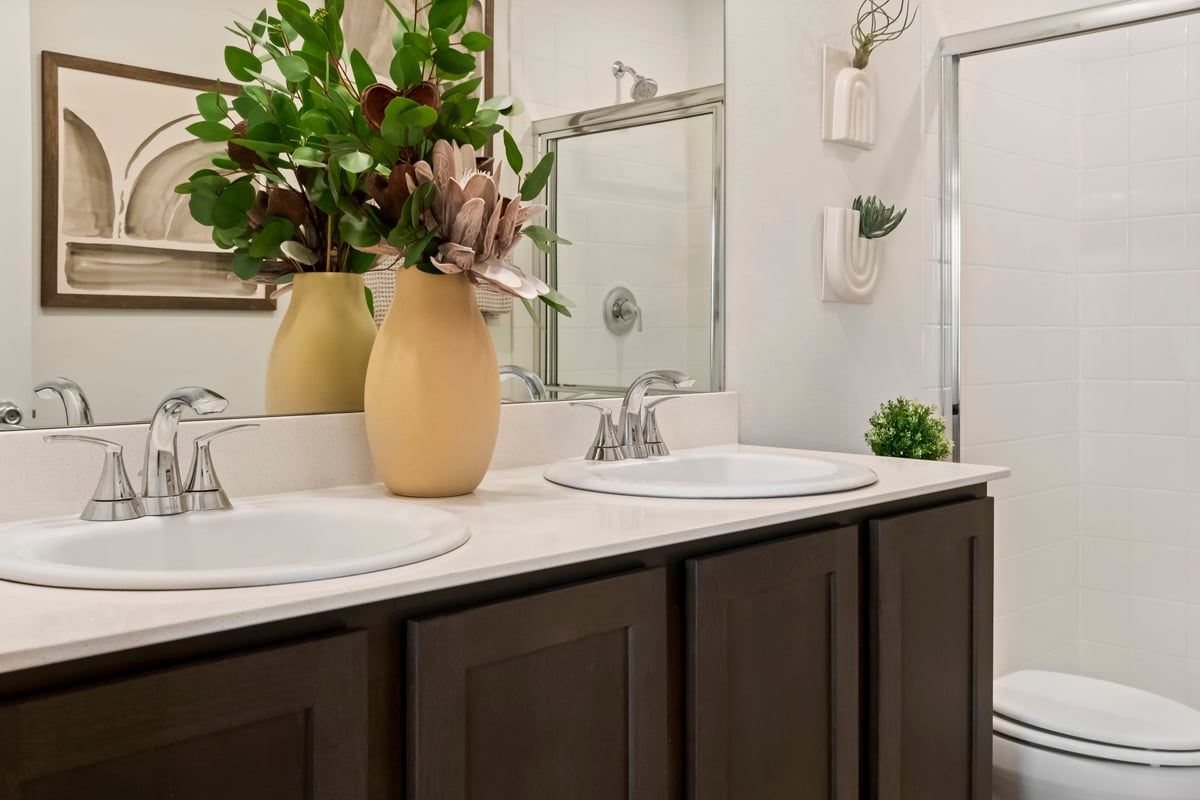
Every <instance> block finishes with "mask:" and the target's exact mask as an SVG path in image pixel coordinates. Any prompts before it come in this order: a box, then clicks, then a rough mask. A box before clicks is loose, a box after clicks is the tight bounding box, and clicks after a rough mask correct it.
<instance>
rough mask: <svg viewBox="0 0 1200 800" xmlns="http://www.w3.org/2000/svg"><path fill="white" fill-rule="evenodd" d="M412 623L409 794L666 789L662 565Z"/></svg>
mask: <svg viewBox="0 0 1200 800" xmlns="http://www.w3.org/2000/svg"><path fill="white" fill-rule="evenodd" d="M408 628H409V633H408V638H409V654H408V660H409V676H408V694H409V713H408V728H409V731H408V754H409V757H408V763H409V776H408V781H409V792H408V795H407V796H408V798H410V800H468V799H469V798H470V799H472V800H477V799H482V798H486V800H532V799H533V798H546V799H547V800H549V799H550V798H563V800H567V798H569V799H570V800H619V799H620V798H628V800H664V798H666V797H668V785H669V775H668V769H669V753H668V750H669V748H670V746H671V736H670V731H669V721H668V709H667V705H668V697H669V693H670V690H669V685H668V668H667V584H666V576H665V571H664V570H662V569H655V570H647V571H643V572H637V573H634V574H631V575H623V576H620V577H616V578H609V579H606V580H600V581H594V582H590V583H583V584H579V585H576V586H570V587H567V588H565V589H557V590H554V591H550V592H544V593H542V594H535V595H531V596H528V597H523V598H520V599H518V600H511V601H508V602H501V603H493V604H491V605H486V606H480V607H478V608H473V609H469V610H466V611H461V612H458V613H454V614H447V615H444V616H438V617H433V618H430V619H424V620H420V621H416V622H411V623H409V626H408Z"/></svg>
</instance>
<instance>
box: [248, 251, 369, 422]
mask: <svg viewBox="0 0 1200 800" xmlns="http://www.w3.org/2000/svg"><path fill="white" fill-rule="evenodd" d="M291 294H292V296H291V303H290V304H289V305H288V310H287V313H286V314H285V315H284V317H283V321H282V322H281V323H280V325H279V331H278V333H276V334H275V344H274V345H273V346H272V347H271V358H270V360H269V361H268V362H267V398H266V399H267V413H268V414H317V413H326V412H335V411H362V408H363V384H364V381H365V378H366V374H367V362H368V361H369V359H370V357H371V346H372V345H373V344H374V342H375V321H374V320H373V319H371V313H370V310H369V309H368V308H367V301H366V293H365V292H364V291H363V281H362V277H361V276H359V275H353V274H348V273H336V272H335V273H323V272H312V273H305V274H303V275H297V276H296V278H295V280H294V281H293V286H292V293H291Z"/></svg>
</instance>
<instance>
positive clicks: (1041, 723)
mask: <svg viewBox="0 0 1200 800" xmlns="http://www.w3.org/2000/svg"><path fill="white" fill-rule="evenodd" d="M993 707H994V714H993V715H992V730H993V736H992V758H993V770H992V787H993V788H992V796H993V797H994V798H995V800H1200V711H1196V710H1195V709H1193V708H1189V707H1188V706H1185V705H1183V704H1182V703H1177V702H1175V701H1174V700H1168V699H1167V698H1165V697H1160V696H1158V695H1156V694H1151V693H1150V692H1144V691H1142V690H1141V689H1134V688H1132V687H1129V686H1122V685H1121V684H1117V683H1109V682H1108V681H1101V680H1096V679H1094V678H1084V677H1080V676H1078V675H1064V674H1062V673H1058V672H1036V671H1026V672H1014V673H1013V674H1011V675H1007V676H1005V677H1003V678H1000V679H998V680H997V681H996V682H995V692H994V701H993Z"/></svg>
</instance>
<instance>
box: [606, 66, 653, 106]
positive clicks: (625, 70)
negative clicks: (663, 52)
mask: <svg viewBox="0 0 1200 800" xmlns="http://www.w3.org/2000/svg"><path fill="white" fill-rule="evenodd" d="M612 73H613V77H614V78H616V79H617V91H618V94H619V93H620V86H621V79H622V78H624V77H625V76H626V75H629V76H631V77H632V78H633V86H632V87H631V88H630V89H629V96H630V97H632V98H633V99H634V100H649V99H650V98H651V97H654V96H655V95H657V94H658V81H656V80H654V78H647V77H646V76H644V75H639V74H638V73H637V70H635V69H634V68H633V67H627V66H625V64H623V63H621V62H620V61H614V62H613V65H612Z"/></svg>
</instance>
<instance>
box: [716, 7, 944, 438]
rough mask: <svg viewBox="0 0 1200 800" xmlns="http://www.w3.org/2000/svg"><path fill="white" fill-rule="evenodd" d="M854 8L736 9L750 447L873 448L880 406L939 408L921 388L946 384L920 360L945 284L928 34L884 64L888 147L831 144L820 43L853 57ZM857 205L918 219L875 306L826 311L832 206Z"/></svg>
mask: <svg viewBox="0 0 1200 800" xmlns="http://www.w3.org/2000/svg"><path fill="white" fill-rule="evenodd" d="M857 6H858V3H857V2H851V1H850V0H837V2H832V3H830V2H817V0H801V1H800V2H791V1H787V0H757V1H756V2H752V3H748V2H738V1H737V0H730V2H728V3H727V5H726V46H727V56H726V74H727V77H726V86H727V92H728V106H727V108H728V117H727V119H728V128H727V135H728V138H727V143H726V163H727V165H728V187H727V195H726V206H727V231H726V232H727V249H726V276H727V278H726V285H727V289H728V299H727V329H726V330H727V348H728V383H727V385H728V387H729V388H730V389H732V390H734V391H737V392H739V393H740V394H741V396H742V399H743V401H742V437H743V439H744V440H745V441H747V442H752V443H758V444H777V445H789V446H803V447H814V448H825V449H833V450H855V451H861V450H864V449H865V445H864V443H863V440H862V436H863V432H864V430H865V427H866V420H867V417H868V416H870V414H871V412H872V411H873V410H874V409H875V408H876V407H878V405H879V404H880V402H882V401H883V400H885V399H889V398H892V397H896V396H897V395H900V394H906V395H910V396H912V395H920V396H925V397H930V398H931V399H935V398H934V396H933V395H932V394H931V393H927V392H923V391H922V390H923V389H924V388H925V387H926V386H929V385H934V384H935V383H936V376H935V380H934V382H933V384H931V383H930V382H929V380H928V379H927V376H926V375H925V374H924V371H923V364H924V363H925V362H924V361H923V358H922V356H923V352H924V348H925V347H926V342H925V340H924V339H923V335H924V334H923V327H924V326H925V325H926V324H927V323H928V324H932V323H936V322H937V302H936V297H937V285H936V284H932V285H930V284H928V283H927V281H926V275H927V271H926V270H924V269H923V266H922V234H921V231H922V220H921V208H920V207H921V204H922V203H921V192H922V187H923V185H924V183H923V180H924V176H923V172H922V144H923V140H922V130H923V126H922V115H923V112H922V100H921V74H922V68H921V49H922V48H921V36H920V32H919V30H914V31H912V32H911V35H907V36H904V37H902V38H900V39H899V40H898V41H896V42H894V43H891V44H888V45H885V46H884V47H883V48H882V49H880V50H879V51H877V53H876V55H875V57H874V58H873V63H874V64H875V67H876V69H877V70H878V73H879V75H880V81H879V85H880V87H881V92H880V115H881V116H880V120H881V130H880V140H879V143H878V145H877V146H876V148H875V149H874V150H873V151H870V152H867V151H862V150H857V149H854V148H849V147H845V146H841V145H836V144H828V143H825V142H822V141H821V135H820V130H821V128H820V110H821V109H820V106H821V85H820V84H821V45H822V44H831V45H836V46H840V47H847V46H848V45H849V34H848V31H849V27H850V22H851V21H852V20H853V19H854V13H855V10H856V9H857ZM922 13H925V12H922ZM858 194H864V195H871V194H874V195H878V196H879V197H880V198H881V199H883V200H884V201H885V202H887V203H888V204H889V205H890V204H893V203H894V204H896V205H897V206H898V207H907V208H909V209H910V211H909V214H910V217H909V219H908V220H906V221H905V222H904V223H903V224H902V225H901V226H900V227H899V229H897V231H896V232H895V233H894V234H892V235H891V236H889V237H888V238H887V239H886V240H884V242H883V246H884V255H883V262H882V273H881V276H880V279H879V284H878V292H877V294H876V298H875V302H874V303H873V304H871V305H861V306H860V305H839V304H828V303H822V302H821V300H820V281H821V277H820V263H821V216H822V208H823V207H824V206H826V205H830V206H843V207H849V205H850V203H851V201H852V200H853V199H854V197H855V196H856V195H858ZM931 298H932V300H931ZM931 341H932V344H933V345H935V346H936V339H932V340H931ZM930 358H931V360H932V361H933V362H934V363H936V354H933V355H931V356H930Z"/></svg>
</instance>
